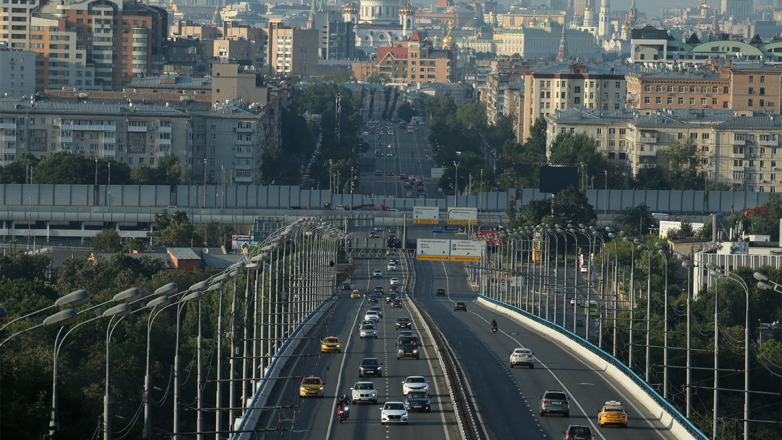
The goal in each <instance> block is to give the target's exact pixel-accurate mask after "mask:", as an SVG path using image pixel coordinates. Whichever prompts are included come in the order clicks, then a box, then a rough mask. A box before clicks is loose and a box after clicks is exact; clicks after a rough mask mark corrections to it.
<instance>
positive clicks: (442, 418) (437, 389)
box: [411, 263, 488, 440]
mask: <svg viewBox="0 0 782 440" xmlns="http://www.w3.org/2000/svg"><path fill="white" fill-rule="evenodd" d="M411 264H412V263H411ZM413 289H415V286H413ZM429 294H430V295H431V292H430V293H429ZM413 310H414V311H415V313H416V315H418V321H419V322H420V323H421V326H420V327H419V328H423V318H422V317H421V314H420V313H419V311H418V308H417V307H415V306H414V307H413ZM430 339H431V336H430ZM432 342H434V341H432ZM421 348H422V349H423V350H424V356H426V363H427V364H428V365H429V373H431V375H432V381H433V382H434V392H435V393H437V406H439V407H440V421H441V422H442V423H443V433H445V440H450V439H451V437H450V436H449V435H448V427H447V426H448V425H447V423H446V422H445V408H444V407H443V403H442V400H443V398H442V394H440V387H439V386H437V380H436V379H435V374H434V367H433V366H432V358H431V357H429V351H428V350H427V349H426V346H425V345H424V344H421ZM443 379H445V377H443ZM471 394H472V393H471ZM486 438H488V437H486Z"/></svg>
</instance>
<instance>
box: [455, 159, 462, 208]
mask: <svg viewBox="0 0 782 440" xmlns="http://www.w3.org/2000/svg"><path fill="white" fill-rule="evenodd" d="M461 164H462V163H461V162H456V161H454V162H453V166H454V167H456V174H455V176H454V179H453V184H454V191H453V206H454V207H457V206H459V202H458V199H457V198H456V197H457V196H458V195H459V165H461Z"/></svg>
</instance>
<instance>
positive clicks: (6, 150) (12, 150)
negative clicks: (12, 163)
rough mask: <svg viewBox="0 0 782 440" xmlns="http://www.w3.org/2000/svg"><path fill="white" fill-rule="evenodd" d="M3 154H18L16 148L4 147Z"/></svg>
mask: <svg viewBox="0 0 782 440" xmlns="http://www.w3.org/2000/svg"><path fill="white" fill-rule="evenodd" d="M3 154H16V148H4V149H3Z"/></svg>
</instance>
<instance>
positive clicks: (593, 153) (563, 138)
mask: <svg viewBox="0 0 782 440" xmlns="http://www.w3.org/2000/svg"><path fill="white" fill-rule="evenodd" d="M549 162H550V163H552V164H559V165H571V166H577V167H579V168H581V165H582V164H583V169H582V170H581V172H585V173H586V176H587V179H588V180H587V181H588V182H594V186H595V187H597V188H603V187H604V186H606V180H605V178H606V176H608V186H610V187H612V188H615V187H618V186H619V181H620V176H619V168H618V167H617V166H616V165H615V164H614V163H613V162H611V161H609V160H608V158H606V157H605V156H604V155H603V154H602V153H600V152H599V151H597V144H596V142H595V140H594V139H593V138H591V137H589V136H587V135H586V134H583V133H580V134H575V135H573V134H570V133H566V134H559V135H558V136H557V137H556V139H554V143H553V144H552V145H551V154H550V156H549ZM592 179H594V180H592Z"/></svg>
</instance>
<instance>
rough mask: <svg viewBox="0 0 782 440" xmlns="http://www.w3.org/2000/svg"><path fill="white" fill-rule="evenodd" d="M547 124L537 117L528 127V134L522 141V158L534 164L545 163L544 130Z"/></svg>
mask: <svg viewBox="0 0 782 440" xmlns="http://www.w3.org/2000/svg"><path fill="white" fill-rule="evenodd" d="M547 128H548V124H547V123H546V120H545V119H544V118H538V119H537V120H535V123H534V124H532V128H530V136H529V137H528V138H527V139H526V141H525V142H524V146H523V148H522V153H521V154H522V158H523V160H524V161H525V162H529V163H534V164H544V163H546V130H547Z"/></svg>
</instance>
